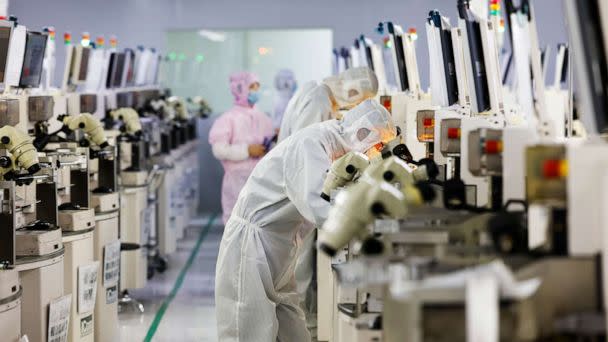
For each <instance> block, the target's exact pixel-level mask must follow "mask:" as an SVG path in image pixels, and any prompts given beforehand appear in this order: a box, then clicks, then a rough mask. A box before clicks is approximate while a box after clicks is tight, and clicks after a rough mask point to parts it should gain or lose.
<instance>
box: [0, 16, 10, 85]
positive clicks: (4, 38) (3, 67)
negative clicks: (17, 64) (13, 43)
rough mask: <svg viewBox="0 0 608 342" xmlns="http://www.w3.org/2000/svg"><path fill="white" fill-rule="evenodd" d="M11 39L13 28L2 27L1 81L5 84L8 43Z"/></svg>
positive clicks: (0, 45) (0, 50)
mask: <svg viewBox="0 0 608 342" xmlns="http://www.w3.org/2000/svg"><path fill="white" fill-rule="evenodd" d="M10 39H11V28H10V27H0V81H1V82H4V77H5V75H6V73H5V71H6V60H7V56H8V43H9V41H10Z"/></svg>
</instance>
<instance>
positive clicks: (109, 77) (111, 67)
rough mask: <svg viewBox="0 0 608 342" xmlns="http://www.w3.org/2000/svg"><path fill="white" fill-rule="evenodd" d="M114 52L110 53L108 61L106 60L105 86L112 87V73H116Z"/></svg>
mask: <svg viewBox="0 0 608 342" xmlns="http://www.w3.org/2000/svg"><path fill="white" fill-rule="evenodd" d="M116 55H117V53H116V52H112V53H111V54H110V61H109V62H108V63H109V64H108V74H107V75H106V88H108V89H109V88H112V80H113V79H114V73H116Z"/></svg>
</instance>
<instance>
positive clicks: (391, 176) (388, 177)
mask: <svg viewBox="0 0 608 342" xmlns="http://www.w3.org/2000/svg"><path fill="white" fill-rule="evenodd" d="M393 179H395V173H394V172H393V171H386V172H385V173H384V180H385V181H387V182H389V183H390V182H392V181H393Z"/></svg>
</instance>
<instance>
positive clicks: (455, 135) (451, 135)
mask: <svg viewBox="0 0 608 342" xmlns="http://www.w3.org/2000/svg"><path fill="white" fill-rule="evenodd" d="M448 139H460V128H457V127H450V128H448Z"/></svg>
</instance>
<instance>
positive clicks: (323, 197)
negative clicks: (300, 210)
mask: <svg viewBox="0 0 608 342" xmlns="http://www.w3.org/2000/svg"><path fill="white" fill-rule="evenodd" d="M321 198H322V199H324V200H326V201H327V202H329V201H330V200H331V197H329V195H328V194H326V193H324V192H322V193H321Z"/></svg>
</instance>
